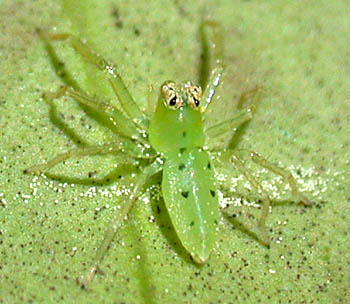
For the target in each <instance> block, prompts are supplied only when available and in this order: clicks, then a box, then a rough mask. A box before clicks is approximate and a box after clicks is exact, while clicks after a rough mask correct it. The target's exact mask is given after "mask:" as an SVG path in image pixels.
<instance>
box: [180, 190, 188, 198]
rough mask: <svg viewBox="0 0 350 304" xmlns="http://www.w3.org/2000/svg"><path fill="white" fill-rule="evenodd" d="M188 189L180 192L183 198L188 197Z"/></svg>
mask: <svg viewBox="0 0 350 304" xmlns="http://www.w3.org/2000/svg"><path fill="white" fill-rule="evenodd" d="M189 193H190V192H189V191H182V192H181V195H182V196H183V197H184V198H188V195H189Z"/></svg>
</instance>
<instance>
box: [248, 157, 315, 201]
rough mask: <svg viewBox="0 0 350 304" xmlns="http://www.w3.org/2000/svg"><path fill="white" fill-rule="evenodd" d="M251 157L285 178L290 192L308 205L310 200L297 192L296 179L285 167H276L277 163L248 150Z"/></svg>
mask: <svg viewBox="0 0 350 304" xmlns="http://www.w3.org/2000/svg"><path fill="white" fill-rule="evenodd" d="M249 155H250V157H251V159H252V160H253V161H254V162H255V163H257V164H258V165H260V166H262V167H264V168H266V169H268V170H270V171H271V172H273V173H275V174H278V175H280V176H282V177H283V179H284V180H285V182H286V183H288V184H289V186H290V188H291V191H292V194H293V195H294V196H295V197H296V198H297V199H298V200H300V201H301V202H302V203H303V204H304V205H305V206H310V205H311V202H310V201H309V200H308V199H307V198H306V197H305V196H304V195H303V194H301V193H300V192H299V190H298V187H297V184H296V181H295V179H294V177H293V175H292V173H290V172H289V171H288V170H286V169H282V168H280V167H278V166H277V165H275V164H273V163H271V162H269V161H268V160H267V159H265V158H263V157H262V156H261V155H259V154H258V153H256V152H250V153H249Z"/></svg>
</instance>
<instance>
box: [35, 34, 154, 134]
mask: <svg viewBox="0 0 350 304" xmlns="http://www.w3.org/2000/svg"><path fill="white" fill-rule="evenodd" d="M40 35H41V36H42V37H43V38H45V39H49V40H60V41H67V42H68V43H69V44H70V45H71V46H72V47H73V48H74V49H75V50H76V51H77V52H78V53H79V54H80V55H81V56H82V57H83V58H84V59H85V60H86V61H87V62H89V63H91V64H93V65H95V66H96V67H97V68H98V69H100V70H101V71H103V72H105V74H106V75H107V78H108V80H109V83H110V84H111V87H112V89H113V91H114V93H115V94H116V95H117V96H118V100H119V102H120V104H121V106H122V108H123V110H124V111H125V113H126V114H127V115H128V117H129V118H130V119H131V120H132V121H133V122H134V123H135V124H137V125H138V126H139V127H140V128H143V129H146V128H147V125H148V120H147V118H146V116H145V115H144V113H143V112H142V111H141V110H140V108H139V107H138V106H137V104H136V103H135V101H134V99H133V98H132V96H131V94H130V93H129V91H128V89H127V88H126V86H125V84H124V82H123V80H122V78H121V76H120V75H119V73H118V72H117V69H116V68H115V67H114V65H113V64H111V63H109V62H107V61H106V60H105V59H103V58H102V57H101V56H100V55H98V54H96V53H95V52H94V51H92V50H91V49H90V48H89V47H88V46H87V45H86V44H85V43H83V42H82V41H80V40H79V39H78V38H77V37H75V36H73V35H71V34H67V33H62V34H49V33H43V32H41V33H40Z"/></svg>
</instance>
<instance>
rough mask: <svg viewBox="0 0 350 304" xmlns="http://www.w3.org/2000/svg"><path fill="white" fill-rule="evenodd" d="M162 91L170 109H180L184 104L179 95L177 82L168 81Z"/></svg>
mask: <svg viewBox="0 0 350 304" xmlns="http://www.w3.org/2000/svg"><path fill="white" fill-rule="evenodd" d="M161 93H162V96H163V98H164V101H165V105H166V106H167V107H168V108H170V109H178V108H180V107H182V106H183V103H184V102H183V99H182V98H181V96H179V94H178V92H177V88H176V84H175V82H172V81H167V82H165V83H164V84H163V85H162V87H161Z"/></svg>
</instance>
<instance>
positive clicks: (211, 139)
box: [204, 105, 255, 149]
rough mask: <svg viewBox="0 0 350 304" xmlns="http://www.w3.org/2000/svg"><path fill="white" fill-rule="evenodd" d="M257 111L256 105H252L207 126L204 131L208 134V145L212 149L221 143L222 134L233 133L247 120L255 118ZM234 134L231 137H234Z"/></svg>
mask: <svg viewBox="0 0 350 304" xmlns="http://www.w3.org/2000/svg"><path fill="white" fill-rule="evenodd" d="M254 113H255V106H254V105H251V106H248V107H247V108H245V109H243V110H240V111H238V112H235V113H234V114H233V115H232V117H230V118H228V119H226V120H224V121H221V122H219V123H217V124H214V125H213V126H209V127H206V128H205V129H204V132H205V134H206V146H208V147H209V148H210V149H213V148H214V147H216V146H218V145H220V140H221V138H222V136H226V135H227V134H228V133H232V135H233V133H234V132H235V131H236V130H237V128H238V127H239V126H241V125H242V124H243V123H245V122H246V121H249V120H251V119H252V118H253V116H254ZM232 135H231V136H230V137H232Z"/></svg>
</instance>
